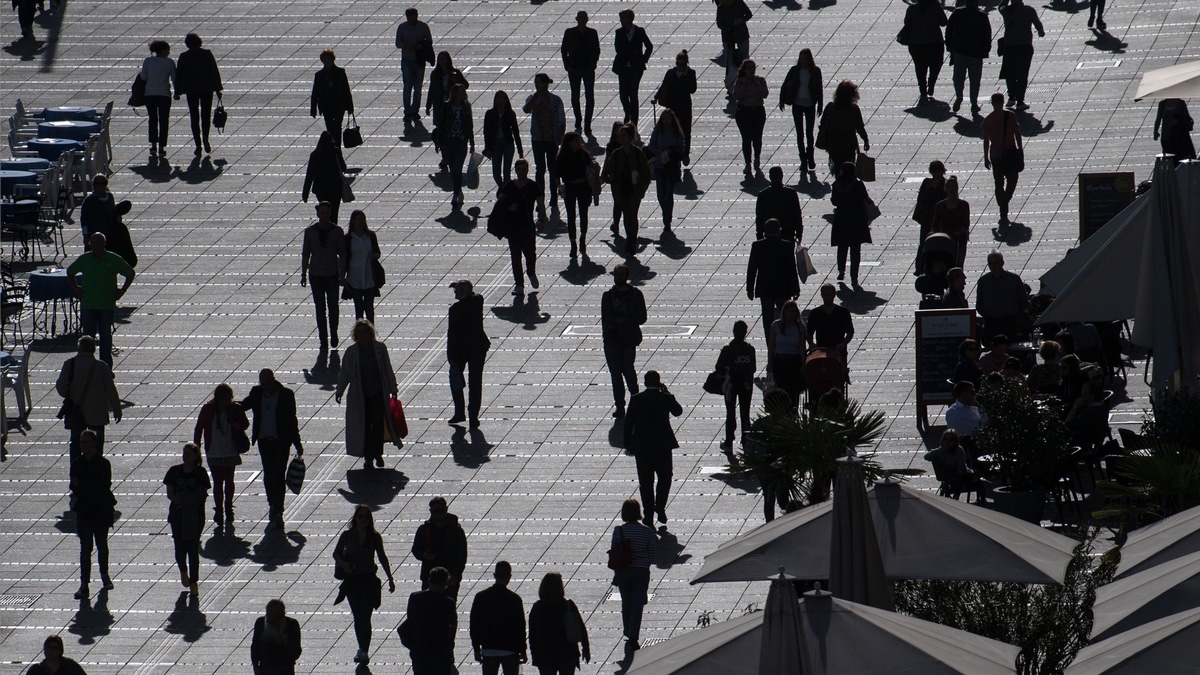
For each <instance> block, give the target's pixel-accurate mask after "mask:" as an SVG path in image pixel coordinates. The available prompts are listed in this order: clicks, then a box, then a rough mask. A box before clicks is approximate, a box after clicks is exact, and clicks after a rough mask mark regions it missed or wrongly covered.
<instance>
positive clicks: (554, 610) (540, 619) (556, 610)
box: [529, 598, 591, 669]
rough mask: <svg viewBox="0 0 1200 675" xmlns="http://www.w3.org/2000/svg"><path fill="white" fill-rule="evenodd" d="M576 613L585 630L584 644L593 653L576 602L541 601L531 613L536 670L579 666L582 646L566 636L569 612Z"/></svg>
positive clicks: (531, 637)
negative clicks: (580, 647)
mask: <svg viewBox="0 0 1200 675" xmlns="http://www.w3.org/2000/svg"><path fill="white" fill-rule="evenodd" d="M568 612H574V613H575V616H576V617H578V619H579V623H578V626H580V627H581V628H582V629H583V630H582V631H580V635H581V637H582V638H583V640H582V643H583V645H584V647H585V649H587V651H589V652H590V651H591V645H590V643H589V642H588V634H587V627H586V626H585V625H584V623H583V616H582V615H581V614H580V613H579V608H578V607H576V606H575V603H574V602H572V601H570V600H565V599H558V598H555V599H548V600H538V601H537V602H535V603H533V607H532V608H530V610H529V652H530V657H531V658H530V661H531V663H532V664H533V666H534V667H535V668H555V669H561V668H566V667H571V668H578V667H579V643H577V642H573V641H571V639H570V638H568V637H567V613H568Z"/></svg>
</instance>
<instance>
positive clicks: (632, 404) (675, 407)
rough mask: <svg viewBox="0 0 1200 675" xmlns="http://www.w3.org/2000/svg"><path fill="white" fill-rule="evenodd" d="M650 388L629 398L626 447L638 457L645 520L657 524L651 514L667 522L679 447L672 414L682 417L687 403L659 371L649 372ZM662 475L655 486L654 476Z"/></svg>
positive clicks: (649, 523) (648, 383)
mask: <svg viewBox="0 0 1200 675" xmlns="http://www.w3.org/2000/svg"><path fill="white" fill-rule="evenodd" d="M645 384H646V388H645V389H644V390H642V392H641V393H638V394H634V395H633V398H631V399H629V410H628V412H626V414H625V448H626V449H627V450H629V451H630V452H632V453H633V457H634V459H635V460H636V461H637V474H638V486H639V488H640V489H641V493H642V504H643V505H645V514H644V515H643V517H642V522H644V523H645V524H646V526H647V527H653V521H652V520H651V517H650V514H651V513H654V514H657V515H658V522H660V523H664V524H665V523H666V522H667V494H668V492H669V491H670V489H671V451H672V450H674V449H675V448H678V447H679V441H677V440H676V439H675V431H674V430H672V429H671V417H670V416H671V415H674V416H675V417H679V416H680V415H682V414H683V407H682V406H680V405H679V401H676V400H675V397H674V396H673V395H672V394H671V392H669V391H667V387H666V385H664V384H663V383H662V379H661V378H660V377H659V375H658V371H656V370H650V371H647V372H646V377H645ZM656 477H657V478H658V489H657V490H655V486H654V479H655V478H656Z"/></svg>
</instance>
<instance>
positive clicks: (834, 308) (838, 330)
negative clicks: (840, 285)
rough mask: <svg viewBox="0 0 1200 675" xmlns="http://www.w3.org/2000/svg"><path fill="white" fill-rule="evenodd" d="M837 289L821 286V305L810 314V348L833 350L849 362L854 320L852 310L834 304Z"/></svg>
mask: <svg viewBox="0 0 1200 675" xmlns="http://www.w3.org/2000/svg"><path fill="white" fill-rule="evenodd" d="M836 298H837V288H835V287H834V285H833V284H822V285H821V304H820V305H818V306H817V307H816V308H814V309H813V310H812V311H810V312H809V313H808V325H807V326H806V328H807V333H808V346H809V347H810V348H812V347H821V348H822V349H833V350H836V351H837V353H838V354H840V355H841V357H842V363H846V362H847V357H848V351H849V348H850V341H851V340H853V339H854V320H853V319H852V318H851V316H850V310H848V309H846V307H845V306H844V305H838V304H835V303H834V300H835V299H836Z"/></svg>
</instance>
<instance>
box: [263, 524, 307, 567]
mask: <svg viewBox="0 0 1200 675" xmlns="http://www.w3.org/2000/svg"><path fill="white" fill-rule="evenodd" d="M306 543H308V540H307V539H306V538H305V537H304V535H303V534H300V533H299V532H295V531H293V532H284V531H283V530H275V529H273V530H267V531H266V532H265V533H264V534H263V536H262V538H261V539H259V540H258V541H257V542H255V543H254V552H253V553H251V554H250V560H252V561H254V562H256V563H258V564H259V565H262V569H263V571H264V572H273V571H275V569H277V568H278V567H279V566H280V565H288V564H290V563H294V562H296V561H297V560H299V559H300V551H301V549H303V548H304V544H306Z"/></svg>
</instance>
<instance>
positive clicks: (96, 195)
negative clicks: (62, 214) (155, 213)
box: [79, 173, 133, 262]
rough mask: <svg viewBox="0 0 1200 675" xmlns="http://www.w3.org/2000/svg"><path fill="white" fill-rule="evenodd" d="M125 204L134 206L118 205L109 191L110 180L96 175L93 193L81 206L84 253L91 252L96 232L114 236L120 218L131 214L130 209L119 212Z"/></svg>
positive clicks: (80, 220)
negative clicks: (92, 240)
mask: <svg viewBox="0 0 1200 675" xmlns="http://www.w3.org/2000/svg"><path fill="white" fill-rule="evenodd" d="M125 204H129V207H130V208H132V206H133V205H132V204H130V203H129V202H127V201H126V202H121V203H120V204H118V203H117V199H116V197H114V196H113V193H112V192H109V190H108V178H107V177H105V175H104V174H102V173H101V174H96V177H95V178H93V179H92V191H91V192H90V193H88V195H87V196H86V197H84V198H83V203H82V204H80V205H79V227H80V229H82V230H83V250H84V251H88V250H91V247H92V244H91V241H89V240H90V239H91V237H92V235H93V234H95V233H96V232H99V233H100V234H103V235H104V236H105V237H106V238H107V237H109V236H110V235H111V234H112V232H113V229H114V227H115V225H116V223H117V220H118V218H120V216H123V215H125V213H128V212H129V209H124V212H123V213H118V212H117V211H118V209H122V208H123V207H124V205H125ZM125 262H129V261H128V260H126V261H125Z"/></svg>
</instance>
